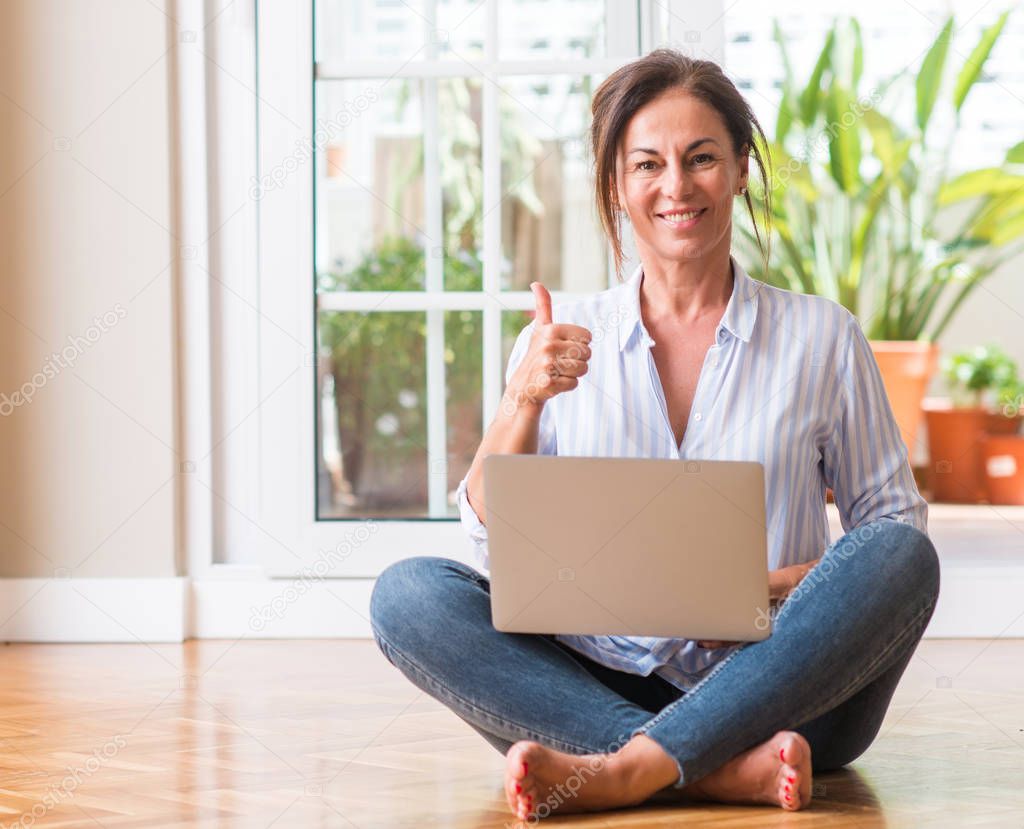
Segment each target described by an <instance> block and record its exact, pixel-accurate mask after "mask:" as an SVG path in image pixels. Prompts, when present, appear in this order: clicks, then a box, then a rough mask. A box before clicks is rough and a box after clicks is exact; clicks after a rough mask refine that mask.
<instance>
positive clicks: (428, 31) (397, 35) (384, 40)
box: [316, 0, 487, 62]
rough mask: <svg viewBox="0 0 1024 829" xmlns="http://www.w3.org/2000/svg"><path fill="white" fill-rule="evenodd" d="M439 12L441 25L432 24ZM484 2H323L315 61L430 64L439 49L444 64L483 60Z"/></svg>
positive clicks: (318, 6) (319, 8) (320, 1)
mask: <svg viewBox="0 0 1024 829" xmlns="http://www.w3.org/2000/svg"><path fill="white" fill-rule="evenodd" d="M430 5H435V6H436V8H437V25H436V27H432V26H430V25H429V24H428V22H427V10H428V6H430ZM483 6H484V3H483V0H450V2H442V3H437V4H428V3H427V2H425V0H318V1H317V3H316V59H317V61H320V62H323V61H334V60H360V59H363V60H365V59H372V60H398V61H403V62H404V61H413V60H425V59H427V58H429V57H431V51H432V50H436V55H435V57H436V58H438V59H441V60H448V59H450V60H459V59H460V58H459V56H460V55H461V56H462V57H464V58H466V59H468V60H475V59H479V58H480V57H481V55H482V54H483V48H484V25H485V23H486V19H487V12H486V11H485V10H484V8H483Z"/></svg>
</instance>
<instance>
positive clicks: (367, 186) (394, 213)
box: [316, 78, 483, 291]
mask: <svg viewBox="0 0 1024 829" xmlns="http://www.w3.org/2000/svg"><path fill="white" fill-rule="evenodd" d="M429 85H434V86H436V87H437V134H438V140H437V142H436V147H437V163H438V167H439V182H440V186H441V194H440V207H441V217H442V219H441V221H442V232H441V234H440V235H438V234H436V233H435V234H434V237H431V236H430V233H429V228H428V227H427V219H426V215H425V203H424V192H423V187H424V176H423V165H424V163H425V158H424V134H423V130H424V123H423V122H424V110H423V107H424V100H423V97H424V93H425V91H426V89H427V88H428V86H429ZM316 88H317V96H316V100H317V125H318V128H319V130H320V133H319V136H320V137H321V138H322V139H323V140H319V141H318V142H317V143H318V146H322V148H323V149H322V151H321V152H320V157H319V159H318V161H319V163H318V165H317V169H318V180H317V236H316V261H317V268H318V272H319V273H320V280H319V284H320V286H321V289H322V290H337V291H422V290H424V289H425V287H426V278H425V273H426V260H425V258H424V257H425V256H433V257H443V259H444V261H443V262H442V267H443V272H444V286H445V288H446V289H449V290H458V291H470V290H480V288H481V276H480V274H481V265H480V259H479V258H480V256H481V248H482V244H483V240H482V237H481V233H482V218H483V215H482V211H481V198H482V178H483V174H482V172H481V149H480V81H479V80H478V79H465V78H442V79H439V80H409V79H403V78H395V79H392V80H388V81H321V82H319V83H317V85H316ZM396 248H398V249H401V250H402V251H404V253H403V255H402V257H401V260H402V261H401V267H391V268H384V267H383V263H384V262H383V260H387V261H389V262H391V263H392V264H395V263H394V260H393V258H392V257H391V252H393V251H394V250H395V249H396Z"/></svg>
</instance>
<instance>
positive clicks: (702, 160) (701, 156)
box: [693, 153, 713, 164]
mask: <svg viewBox="0 0 1024 829" xmlns="http://www.w3.org/2000/svg"><path fill="white" fill-rule="evenodd" d="M711 160H713V156H712V155H711V153H697V155H695V156H694V157H693V163H694V164H707V163H708V162H709V161H711Z"/></svg>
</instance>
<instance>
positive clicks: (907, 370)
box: [871, 340, 939, 465]
mask: <svg viewBox="0 0 1024 829" xmlns="http://www.w3.org/2000/svg"><path fill="white" fill-rule="evenodd" d="M871 351H872V352H873V353H874V355H875V362H876V363H878V370H879V371H880V372H881V374H882V382H883V383H884V384H885V393H886V394H887V395H888V397H889V405H890V406H892V412H893V415H894V416H895V418H896V422H897V423H898V424H899V427H900V435H901V436H902V438H903V442H904V443H905V444H906V445H907V453H908V455H909V457H910V463H911V465H913V462H914V454H915V449H916V447H917V430H918V426H920V425H921V401H922V400H923V399H924V395H925V392H926V391H927V390H928V384H929V383H930V382H931V379H932V375H933V374H934V373H935V367H936V366H937V365H938V360H939V347H938V346H937V345H935V344H934V343H928V342H920V341H917V340H871Z"/></svg>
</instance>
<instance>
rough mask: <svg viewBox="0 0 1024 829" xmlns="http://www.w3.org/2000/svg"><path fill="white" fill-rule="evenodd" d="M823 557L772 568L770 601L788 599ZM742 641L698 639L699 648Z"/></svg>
mask: <svg viewBox="0 0 1024 829" xmlns="http://www.w3.org/2000/svg"><path fill="white" fill-rule="evenodd" d="M819 561H821V558H820V557H818V558H816V559H814V561H808V562H805V563H804V564H792V565H790V566H789V567H781V568H779V569H778V570H770V571H769V572H768V601H769V602H770V603H771V605H772V607H773V608H774V607H777V606H778V605H781V604H782V603H783V602H784V601H786V597H787V596H789V594H790V593H792V592H793V591H794V590H796V587H797V585H798V584H800V582H801V581H802V580H803V577H804V576H806V575H807V574H808V573H809V572H810V571H811V570H812V569H813V568H814V565H816V564H817V563H818V562H819ZM741 644H743V643H742V642H727V641H725V640H723V639H699V640H697V647H698V648H707V649H708V650H710V649H712V648H728V647H731V646H732V645H741Z"/></svg>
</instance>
